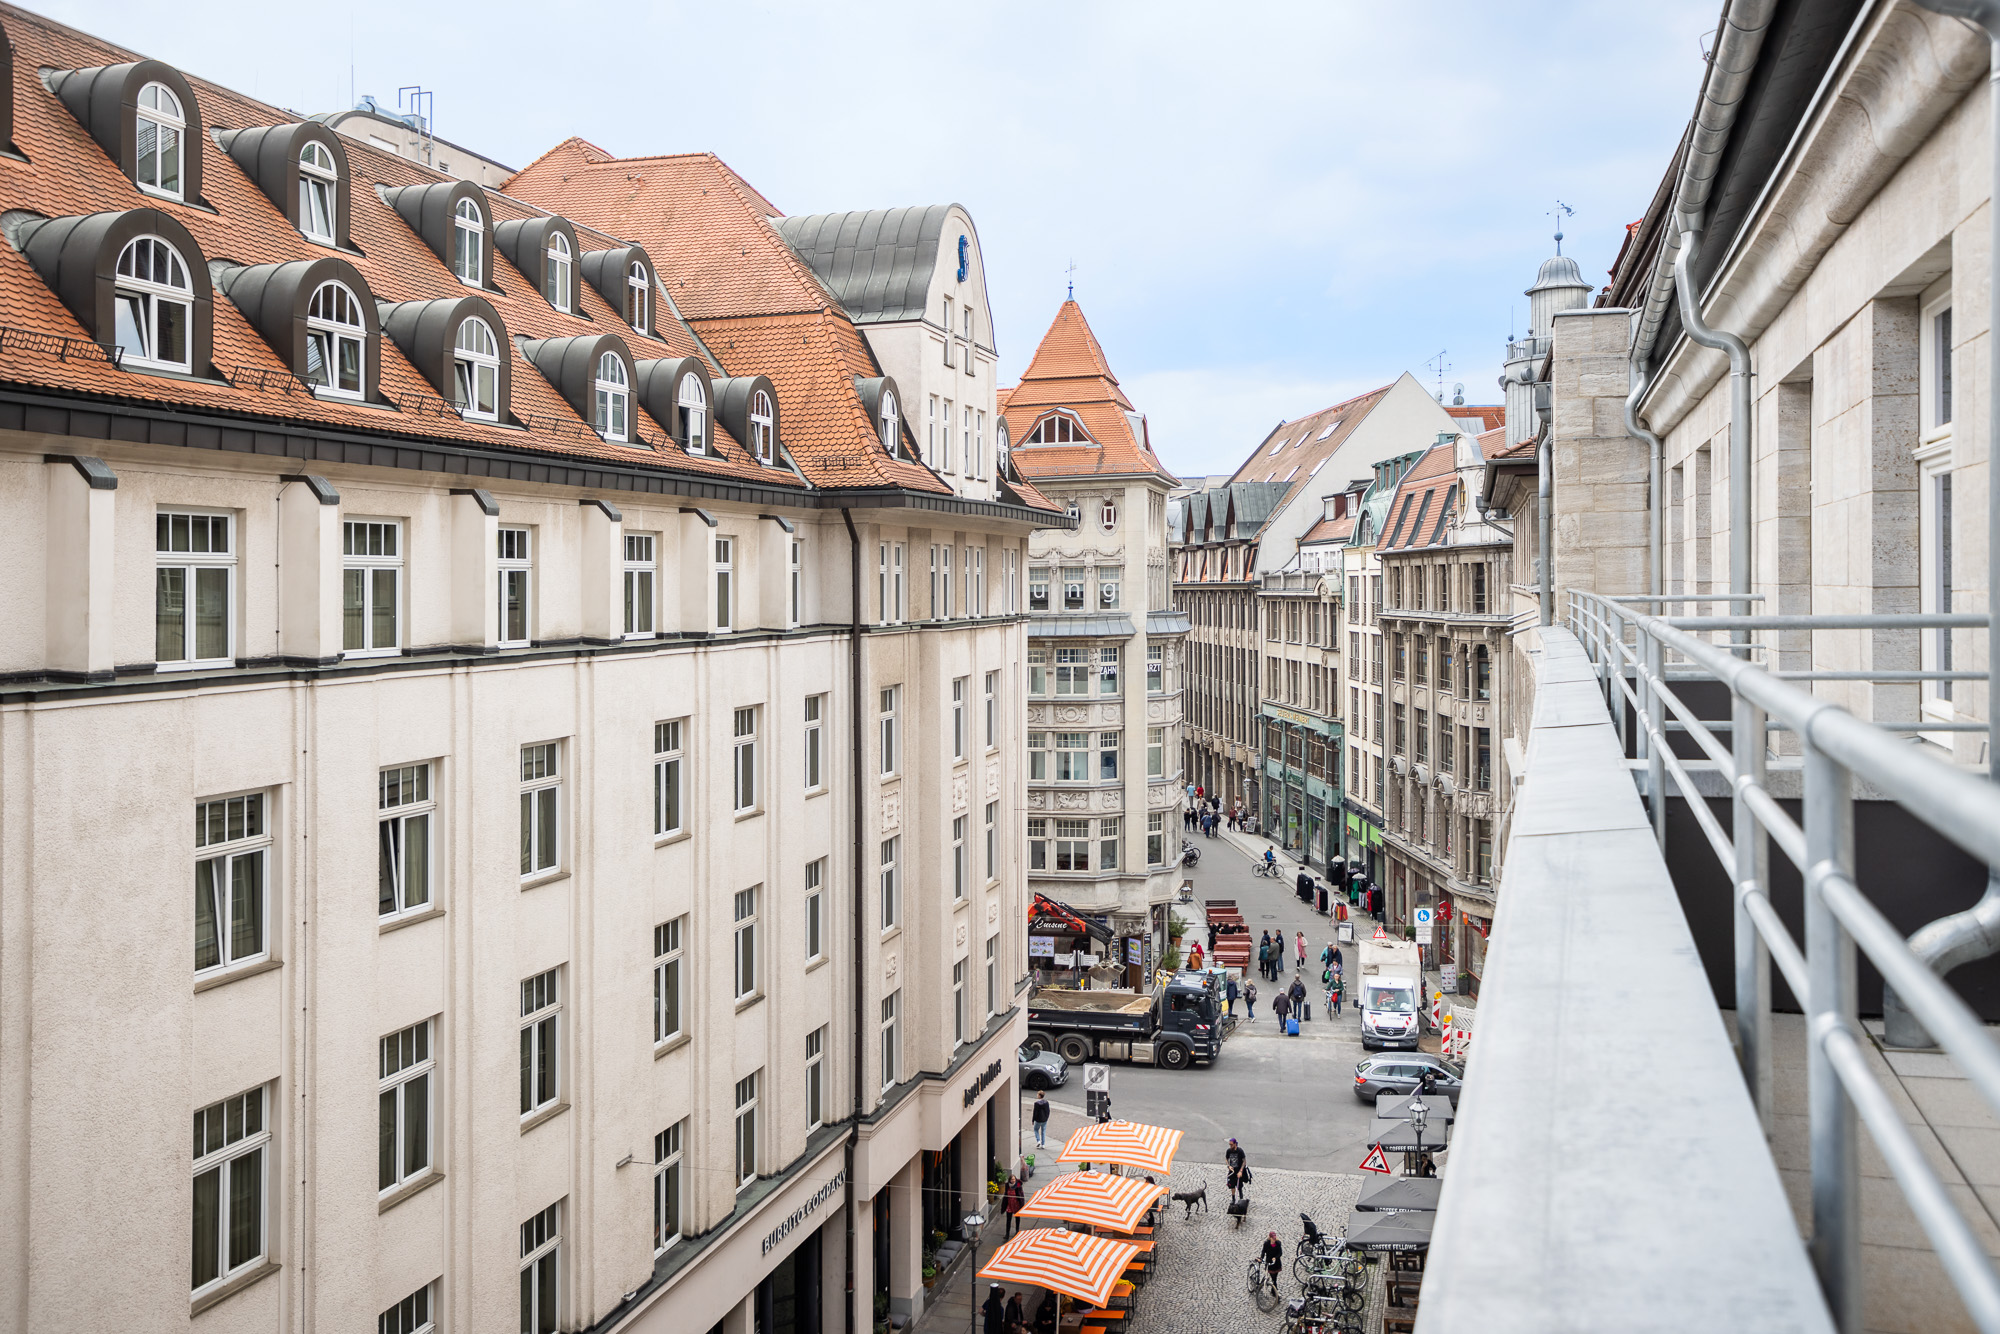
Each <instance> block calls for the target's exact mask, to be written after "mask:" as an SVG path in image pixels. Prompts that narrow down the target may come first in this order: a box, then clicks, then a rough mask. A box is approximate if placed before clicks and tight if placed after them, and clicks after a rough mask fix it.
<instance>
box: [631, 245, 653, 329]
mask: <svg viewBox="0 0 2000 1334" xmlns="http://www.w3.org/2000/svg"><path fill="white" fill-rule="evenodd" d="M651 296H652V289H651V285H650V283H649V282H648V281H647V278H646V266H645V265H644V264H641V263H640V262H639V261H638V260H636V259H635V260H633V261H632V262H631V263H630V264H629V265H627V266H626V268H625V323H627V324H629V325H631V326H632V330H633V332H634V333H647V332H649V331H651V329H652V327H653V321H652V319H651V318H650V317H649V311H650V300H649V299H650V297H651Z"/></svg>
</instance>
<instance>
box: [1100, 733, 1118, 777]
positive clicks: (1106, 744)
mask: <svg viewBox="0 0 2000 1334" xmlns="http://www.w3.org/2000/svg"><path fill="white" fill-rule="evenodd" d="M1118 743H1119V734H1118V733H1117V732H1099V733H1098V734H1097V776H1098V777H1099V778H1100V779H1106V778H1116V777H1117V776H1118Z"/></svg>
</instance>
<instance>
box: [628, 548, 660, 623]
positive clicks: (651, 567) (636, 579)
mask: <svg viewBox="0 0 2000 1334" xmlns="http://www.w3.org/2000/svg"><path fill="white" fill-rule="evenodd" d="M658 581H659V565H658V563H657V562H656V561H655V559H654V546H653V537H652V534H650V533H627V534H626V535H625V633H626V634H627V635H650V634H652V633H653V605H654V597H653V591H654V588H655V586H656V585H657V583H658Z"/></svg>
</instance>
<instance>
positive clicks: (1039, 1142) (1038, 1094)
mask: <svg viewBox="0 0 2000 1334" xmlns="http://www.w3.org/2000/svg"><path fill="white" fill-rule="evenodd" d="M1033 1119H1034V1122H1035V1147H1036V1148H1038V1149H1039V1148H1044V1147H1046V1146H1047V1144H1048V1142H1049V1138H1048V1136H1049V1091H1048V1090H1047V1089H1037V1090H1036V1091H1035V1110H1034V1117H1033Z"/></svg>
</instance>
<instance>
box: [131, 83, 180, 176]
mask: <svg viewBox="0 0 2000 1334" xmlns="http://www.w3.org/2000/svg"><path fill="white" fill-rule="evenodd" d="M138 128H139V170H138V182H139V186H140V188H141V189H145V190H156V191H158V192H159V193H161V194H163V195H172V196H173V197H174V198H176V199H179V198H180V197H181V151H182V146H183V143H184V142H185V136H186V134H187V116H186V114H185V113H184V112H182V110H181V100H180V99H179V98H178V97H175V96H174V95H173V93H172V91H171V90H169V89H168V88H167V86H166V85H165V84H163V83H149V84H147V85H146V86H145V87H144V88H141V89H140V90H139V126H138Z"/></svg>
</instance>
